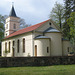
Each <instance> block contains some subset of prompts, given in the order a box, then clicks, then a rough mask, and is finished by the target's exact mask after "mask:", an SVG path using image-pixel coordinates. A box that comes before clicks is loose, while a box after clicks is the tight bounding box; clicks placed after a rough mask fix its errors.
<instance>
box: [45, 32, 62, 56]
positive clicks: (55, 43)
mask: <svg viewBox="0 0 75 75" xmlns="http://www.w3.org/2000/svg"><path fill="white" fill-rule="evenodd" d="M45 36H48V37H50V38H51V56H62V41H61V37H62V36H61V33H46V34H45Z"/></svg>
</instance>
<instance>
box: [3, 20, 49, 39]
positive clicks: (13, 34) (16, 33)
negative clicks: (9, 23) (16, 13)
mask: <svg viewBox="0 0 75 75" xmlns="http://www.w3.org/2000/svg"><path fill="white" fill-rule="evenodd" d="M49 20H50V19H48V20H46V21H43V22H41V23H38V24H35V25H32V26H29V27H26V28H23V29H21V30H18V31H16V32H14V33H12V34H10V35H8V36H7V37H5V38H4V39H7V38H10V37H13V36H16V35H20V34H23V33H26V32H30V31H33V30H35V29H37V28H38V27H40V26H41V25H43V24H44V23H45V22H47V21H49Z"/></svg>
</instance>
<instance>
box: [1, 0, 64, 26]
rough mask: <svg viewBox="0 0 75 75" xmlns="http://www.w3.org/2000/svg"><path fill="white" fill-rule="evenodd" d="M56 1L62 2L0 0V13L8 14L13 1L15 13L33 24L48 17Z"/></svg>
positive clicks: (49, 0) (53, 0)
mask: <svg viewBox="0 0 75 75" xmlns="http://www.w3.org/2000/svg"><path fill="white" fill-rule="evenodd" d="M56 1H57V2H58V3H61V4H63V0H0V14H1V15H9V13H10V10H11V7H12V2H14V8H15V11H16V15H17V16H18V17H20V18H23V19H25V22H26V23H27V24H31V25H34V24H37V23H40V22H42V21H45V20H48V19H49V14H50V12H51V10H52V8H53V7H54V4H55V2H56Z"/></svg>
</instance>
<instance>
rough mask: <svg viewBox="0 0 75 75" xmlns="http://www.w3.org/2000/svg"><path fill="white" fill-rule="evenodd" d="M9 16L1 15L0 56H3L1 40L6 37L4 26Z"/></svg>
mask: <svg viewBox="0 0 75 75" xmlns="http://www.w3.org/2000/svg"><path fill="white" fill-rule="evenodd" d="M6 18H7V16H6V15H5V16H2V15H0V54H1V40H2V39H3V37H4V24H5V19H6Z"/></svg>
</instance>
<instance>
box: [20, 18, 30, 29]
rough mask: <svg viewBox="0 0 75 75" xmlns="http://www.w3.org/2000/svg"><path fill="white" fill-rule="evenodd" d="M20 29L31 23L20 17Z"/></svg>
mask: <svg viewBox="0 0 75 75" xmlns="http://www.w3.org/2000/svg"><path fill="white" fill-rule="evenodd" d="M19 22H20V29H23V28H26V27H29V26H31V24H26V22H25V20H24V19H22V18H20V21H19Z"/></svg>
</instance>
